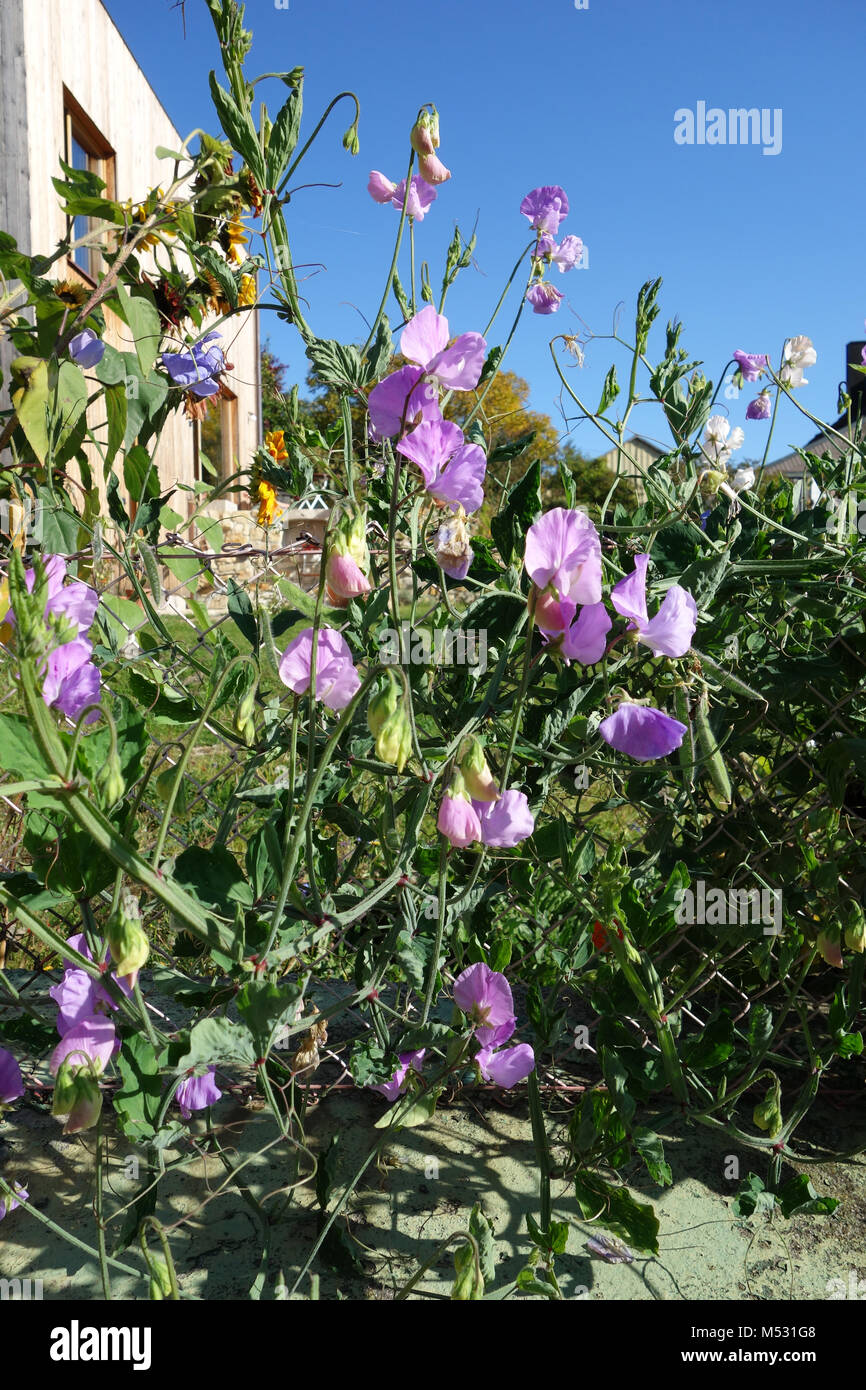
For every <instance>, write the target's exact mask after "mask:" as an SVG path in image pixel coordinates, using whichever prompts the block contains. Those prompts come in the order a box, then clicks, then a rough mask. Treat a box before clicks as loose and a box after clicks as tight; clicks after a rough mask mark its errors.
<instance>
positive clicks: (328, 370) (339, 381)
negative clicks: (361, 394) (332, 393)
mask: <svg viewBox="0 0 866 1390" xmlns="http://www.w3.org/2000/svg"><path fill="white" fill-rule="evenodd" d="M307 356H308V358H309V359H310V361H311V362H312V364H313V373H314V375H315V376H316V377H318V379H319V381H321V382H322V383H323V384H324V385H325V386H337V387H342V388H343V389H344V390H349V391H356V390H357V389H358V387H359V386H360V384H361V383H362V382H363V380H364V369H363V366H362V364H361V354H360V353H359V351H358V349H357V348H356V347H352V346H348V347H343V345H342V344H341V343H338V342H336V340H335V339H334V338H313V340H312V342H310V343H308V344H307Z"/></svg>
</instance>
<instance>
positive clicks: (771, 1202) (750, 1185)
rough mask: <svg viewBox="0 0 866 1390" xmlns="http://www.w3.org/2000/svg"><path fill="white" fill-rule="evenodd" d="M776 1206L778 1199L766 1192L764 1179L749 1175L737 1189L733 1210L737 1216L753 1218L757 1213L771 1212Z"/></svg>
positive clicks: (752, 1174) (753, 1174)
mask: <svg viewBox="0 0 866 1390" xmlns="http://www.w3.org/2000/svg"><path fill="white" fill-rule="evenodd" d="M775 1205H776V1198H775V1196H774V1195H773V1193H772V1192H768V1191H767V1190H766V1188H765V1186H764V1181H763V1179H762V1178H759V1177H758V1175H757V1173H749V1175H748V1177H745V1178H744V1179H743V1181H742V1182H741V1183H740V1186H739V1187H738V1189H737V1195H736V1197H735V1198H734V1200H733V1203H732V1208H733V1212H734V1215H735V1216H752V1215H754V1213H755V1212H756V1211H766V1212H770V1211H772V1210H773V1208H774V1206H775Z"/></svg>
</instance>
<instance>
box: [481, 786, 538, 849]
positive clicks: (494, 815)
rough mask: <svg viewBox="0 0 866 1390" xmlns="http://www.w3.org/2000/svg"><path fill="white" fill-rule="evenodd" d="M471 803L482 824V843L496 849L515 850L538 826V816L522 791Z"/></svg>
mask: <svg viewBox="0 0 866 1390" xmlns="http://www.w3.org/2000/svg"><path fill="white" fill-rule="evenodd" d="M472 805H473V807H474V808H475V811H476V812H477V815H478V819H479V822H480V825H481V836H480V839H481V843H482V844H483V845H490V846H491V847H492V848H495V849H513V848H514V846H515V845H519V844H520V842H521V840H525V839H526V838H527V837H528V836H529V835H531V834H532V832H533V830H534V829H535V817H534V816H533V814H532V812H531V811H530V809H529V802H528V801H527V799H526V796H525V795H524V793H523V792H518V791H507V792H503V793H502V795H501V796H500V797H498V798H497V800H496V801H486V802H485V801H477V800H475V799H474V798H473V801H472Z"/></svg>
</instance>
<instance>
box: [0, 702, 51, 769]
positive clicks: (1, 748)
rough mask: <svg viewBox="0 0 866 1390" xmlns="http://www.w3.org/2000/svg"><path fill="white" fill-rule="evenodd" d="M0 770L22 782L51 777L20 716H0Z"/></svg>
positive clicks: (28, 729)
mask: <svg viewBox="0 0 866 1390" xmlns="http://www.w3.org/2000/svg"><path fill="white" fill-rule="evenodd" d="M0 770H2V771H3V772H8V773H11V774H12V776H13V777H14V778H16V779H17V780H19V781H22V782H25V781H26V782H30V781H38V780H41V779H42V778H44V777H48V776H50V775H51V769H50V768H49V767H48V766H47V765H46V763H45V760H44V759H43V757H42V754H41V753H40V751H39V746H38V744H37V743H36V740H35V739H34V737H33V735H32V733H31V732H30V728H29V725H28V721H27V720H26V719H25V717H24V716H23V715H21V714H0Z"/></svg>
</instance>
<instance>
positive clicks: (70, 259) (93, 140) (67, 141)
mask: <svg viewBox="0 0 866 1390" xmlns="http://www.w3.org/2000/svg"><path fill="white" fill-rule="evenodd" d="M73 140H74V141H75V142H76V144H77V145H78V146H79V148H80V149H81V150H83V151H84V154H85V155H86V157H87V167H88V169H89V170H90V171H91V172H92V173H94V174H96V175H97V177H98V178H100V179H102V180H103V182H104V184H105V197H106V198H108V199H112V200H113V199H114V197H115V159H116V152H115V150H114V149H113V148H112V146H111V145H110V144H109V142H108V140H107V139H106V138H105V136H104V135H103V134H102V131H101V130H100V129H99V127H98V126H97V125H96V124H95V123H94V122H93V121H92V120H91V119H90V117H89V116H88V114H87V112H86V111H85V110H84V108H83V107H82V106H81V104H80V103H79V102H77V101H76V100H75V97H74V96H73V95H72V93H71V92H70V91H69V88H68V87H66V86H64V88H63V149H64V159H65V160H66V163H67V164H69V165H70V166H71V165H72V142H73ZM75 221H76V219H75V218H74V217H68V218H67V219H66V234H67V236H68V237H69V238H70V239H72V236H73V228H74V225H75ZM97 221H98V219H96V218H91V217H88V219H87V222H88V229H89V230H90V229H91V228H92V227H93V226H95V224H96V223H97ZM79 249H83V250H85V251H86V252H87V265H86V266H84V265H81V264H80V263H79V262H78V261H77V260H76V258H75V256H76V253H75V252H74V251H70V253H69V255H68V256H67V264H68V265H69V266H70V267H72V268H74V270H75V271H76V272H77V273H78V274H79V275H81V276H82V277H83V278H84V279H85V280H86V281H87V283H88V284H91V285H95V284H96V282H97V280H98V278H99V271H100V270H101V269H102V253H101V251H100V249H99V247H98V246H90V247H84V248H79Z"/></svg>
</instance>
